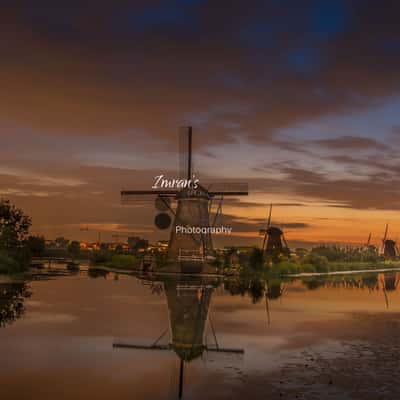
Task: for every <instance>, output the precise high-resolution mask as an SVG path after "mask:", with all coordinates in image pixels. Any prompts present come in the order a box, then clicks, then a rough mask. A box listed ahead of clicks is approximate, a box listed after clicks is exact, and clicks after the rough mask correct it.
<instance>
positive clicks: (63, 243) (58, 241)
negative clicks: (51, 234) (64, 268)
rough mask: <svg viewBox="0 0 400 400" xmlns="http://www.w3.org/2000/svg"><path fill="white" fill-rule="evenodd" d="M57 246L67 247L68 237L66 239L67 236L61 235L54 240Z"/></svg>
mask: <svg viewBox="0 0 400 400" xmlns="http://www.w3.org/2000/svg"><path fill="white" fill-rule="evenodd" d="M54 242H55V244H56V247H58V248H60V249H66V248H67V246H68V243H69V240H68V239H65V237H63V236H60V237H58V238H56V239H55V240H54Z"/></svg>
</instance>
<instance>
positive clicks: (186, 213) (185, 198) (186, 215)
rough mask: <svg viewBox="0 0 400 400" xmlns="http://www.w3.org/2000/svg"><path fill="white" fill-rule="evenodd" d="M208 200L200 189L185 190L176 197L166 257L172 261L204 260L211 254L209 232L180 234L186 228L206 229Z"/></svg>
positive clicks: (205, 193) (208, 217) (206, 194)
mask: <svg viewBox="0 0 400 400" xmlns="http://www.w3.org/2000/svg"><path fill="white" fill-rule="evenodd" d="M209 202H210V198H209V195H208V193H207V191H205V190H203V189H202V188H200V187H199V188H197V189H185V190H182V191H181V192H180V193H178V195H177V208H176V214H175V220H174V224H173V226H172V229H171V234H170V239H169V246H168V257H169V258H170V259H172V260H185V259H188V260H190V259H192V260H195V259H198V260H204V259H207V257H209V256H212V254H213V245H212V238H211V234H210V233H209V232H206V233H201V231H200V233H197V232H193V233H190V234H187V233H182V232H180V229H182V228H183V229H186V228H189V229H191V228H200V229H202V228H208V227H209V226H210V215H209Z"/></svg>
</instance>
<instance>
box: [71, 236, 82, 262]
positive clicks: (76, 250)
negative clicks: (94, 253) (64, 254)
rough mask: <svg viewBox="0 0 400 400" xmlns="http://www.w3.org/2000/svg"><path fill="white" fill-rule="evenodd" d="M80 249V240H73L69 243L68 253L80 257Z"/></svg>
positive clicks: (73, 256)
mask: <svg viewBox="0 0 400 400" xmlns="http://www.w3.org/2000/svg"><path fill="white" fill-rule="evenodd" d="M80 251H81V246H80V244H79V242H77V241H76V240H73V241H72V242H71V243H70V244H69V245H68V253H69V254H70V255H71V257H72V258H77V257H79V254H80Z"/></svg>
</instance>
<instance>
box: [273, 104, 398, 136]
mask: <svg viewBox="0 0 400 400" xmlns="http://www.w3.org/2000/svg"><path fill="white" fill-rule="evenodd" d="M399 109H400V97H391V98H389V99H386V100H385V101H382V102H381V104H380V105H379V106H377V105H376V104H374V105H371V106H370V107H365V108H364V109H363V110H360V111H349V112H345V113H340V114H331V115H326V116H323V117H321V118H318V119H315V120H313V121H310V122H307V123H304V124H301V125H297V126H292V127H289V128H285V129H280V130H279V131H277V132H276V133H275V134H276V135H277V136H278V137H285V138H292V139H293V140H296V139H298V140H316V139H323V138H335V137H338V136H359V137H365V138H370V139H375V140H378V141H385V140H388V139H390V136H391V134H392V132H393V127H394V126H400V114H399Z"/></svg>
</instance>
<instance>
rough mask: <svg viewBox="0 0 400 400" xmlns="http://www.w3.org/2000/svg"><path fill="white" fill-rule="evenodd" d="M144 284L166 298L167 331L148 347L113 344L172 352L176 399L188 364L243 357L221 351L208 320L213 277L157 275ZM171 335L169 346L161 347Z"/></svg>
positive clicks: (229, 350) (232, 350)
mask: <svg viewBox="0 0 400 400" xmlns="http://www.w3.org/2000/svg"><path fill="white" fill-rule="evenodd" d="M143 282H144V283H145V284H147V285H149V286H150V287H151V288H152V290H153V291H154V292H156V293H160V292H162V291H163V292H164V293H165V296H166V298H167V304H168V311H169V322H170V327H169V328H167V329H165V331H163V332H162V333H161V334H160V335H159V337H157V338H156V340H155V341H154V342H153V343H152V344H150V345H142V344H134V343H121V342H115V343H114V344H113V347H114V348H123V349H136V350H153V351H154V350H156V351H173V352H175V354H176V355H177V356H178V357H179V359H180V367H179V384H178V385H179V386H178V398H179V399H180V398H182V396H183V386H184V369H185V365H186V364H187V363H190V362H191V361H193V360H195V359H197V358H199V357H202V356H203V353H204V352H213V353H231V354H239V355H240V354H243V353H244V350H243V349H237V348H225V347H221V346H220V345H219V343H218V340H217V334H216V332H215V329H214V325H213V322H212V319H211V315H210V314H211V313H210V304H211V297H212V294H213V292H214V290H215V289H216V287H218V286H219V285H220V283H221V280H220V279H219V278H216V277H207V276H200V275H198V276H187V275H186V276H184V275H174V276H171V275H167V276H162V275H157V276H155V277H154V278H152V277H146V278H145V279H144V280H143ZM207 325H209V326H210V328H211V331H212V335H213V339H214V344H213V345H208V344H207V343H206V330H207ZM168 331H169V332H170V342H169V343H168V344H161V341H162V339H163V338H164V337H165V336H166V335H167V334H168Z"/></svg>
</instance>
